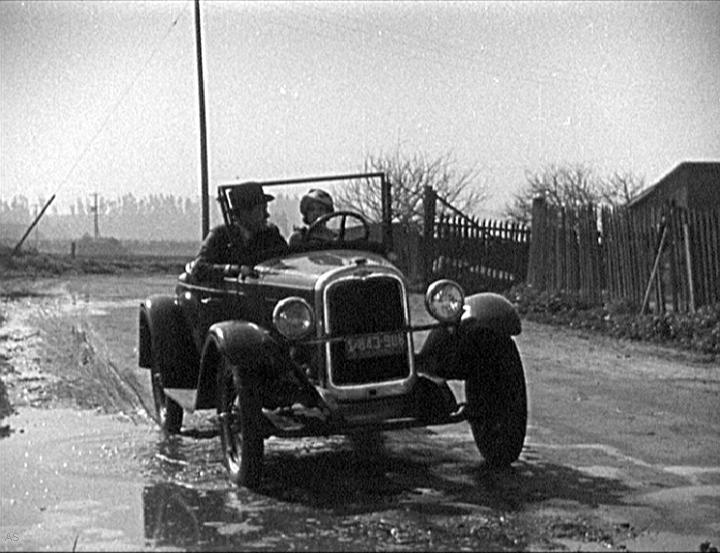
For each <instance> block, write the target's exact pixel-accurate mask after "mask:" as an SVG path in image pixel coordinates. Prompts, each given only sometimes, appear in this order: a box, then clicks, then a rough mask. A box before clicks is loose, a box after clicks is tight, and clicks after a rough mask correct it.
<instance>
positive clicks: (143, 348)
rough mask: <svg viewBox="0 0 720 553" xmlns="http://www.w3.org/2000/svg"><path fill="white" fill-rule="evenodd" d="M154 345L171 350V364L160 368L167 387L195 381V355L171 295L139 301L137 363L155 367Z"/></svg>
mask: <svg viewBox="0 0 720 553" xmlns="http://www.w3.org/2000/svg"><path fill="white" fill-rule="evenodd" d="M153 348H158V349H159V350H161V351H172V352H175V353H177V355H173V363H172V367H161V369H162V370H163V384H164V386H165V387H166V388H192V387H194V386H195V382H196V380H197V370H198V369H197V367H198V354H197V350H196V349H195V346H194V344H193V343H192V338H191V336H190V333H189V332H188V329H187V325H186V324H185V320H184V318H183V316H182V311H181V310H180V307H179V306H178V305H177V303H175V298H174V297H173V296H164V295H154V296H150V297H149V298H148V299H146V300H145V301H143V302H142V303H141V304H140V312H139V319H138V365H139V366H140V367H142V368H146V369H151V368H153V367H154V364H155V359H154V357H153Z"/></svg>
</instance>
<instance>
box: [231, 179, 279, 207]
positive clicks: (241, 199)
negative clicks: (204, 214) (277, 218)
mask: <svg viewBox="0 0 720 553" xmlns="http://www.w3.org/2000/svg"><path fill="white" fill-rule="evenodd" d="M228 199H229V200H230V209H252V208H253V207H255V206H256V205H258V204H261V203H264V202H270V201H272V200H274V199H275V196H271V195H270V194H265V193H264V192H263V189H262V186H260V183H258V182H244V183H242V184H238V185H236V186H233V187H232V188H231V189H230V190H229V191H228Z"/></svg>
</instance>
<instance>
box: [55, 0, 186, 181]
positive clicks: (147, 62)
mask: <svg viewBox="0 0 720 553" xmlns="http://www.w3.org/2000/svg"><path fill="white" fill-rule="evenodd" d="M188 5H189V0H188V1H187V2H186V4H185V6H184V7H183V9H182V10H181V11H180V13H179V14H178V15H177V17H176V18H175V19H174V20H173V22H172V23H171V24H170V26H169V27H168V29H167V31H165V34H164V35H163V36H162V37H161V38H160V40H158V42H157V44H156V45H155V47H154V48H153V50H152V52H151V53H150V55H149V56H148V58H147V59H146V60H145V62H144V63H143V65H142V67H140V69H139V70H138V72H137V73H136V74H135V76H134V77H133V78H132V79H131V80H130V82H129V83H128V84H127V86H126V87H125V88H124V89H123V91H122V92H121V93H120V96H119V97H118V99H117V101H116V102H115V103H114V104H113V105H112V107H111V108H110V109H109V110H108V112H107V114H106V115H105V117H104V119H103V120H102V122H101V123H100V126H99V127H98V128H97V130H96V131H95V133H94V134H93V135H92V137H91V138H90V140H88V141H87V143H86V144H85V147H84V148H83V149H82V151H81V152H80V155H79V156H78V157H77V158H76V159H75V162H74V163H73V165H72V167H70V170H69V171H68V172H67V174H66V175H65V178H63V179H62V180H61V181H60V184H58V185H57V187H56V188H55V192H54V194H57V193H58V192H59V190H60V188H62V187H63V186H64V185H65V183H66V182H67V181H68V180H69V179H70V175H72V173H73V171H74V170H75V168H76V167H77V166H78V165H79V164H80V162H81V161H82V160H83V158H84V157H85V154H87V153H88V151H89V150H90V147H91V146H92V145H93V143H94V142H95V140H96V139H97V137H98V136H100V133H101V132H102V131H103V130H105V127H106V126H107V124H108V122H109V121H110V118H111V117H112V116H113V115H114V114H115V112H116V111H117V109H118V108H119V107H120V104H121V103H122V102H123V100H125V98H126V97H127V95H128V94H129V93H130V91H131V90H132V88H133V86H134V85H135V83H136V82H137V80H138V79H139V78H140V76H141V75H142V74H143V73H144V72H145V69H147V67H148V65H150V62H152V60H153V58H154V57H155V54H157V53H158V51H159V50H160V47H161V46H162V45H163V43H164V42H165V40H166V39H167V37H168V36H169V35H170V33H171V32H172V31H173V29H174V28H175V26H176V25H177V23H178V21H179V20H180V18H181V17H182V15H183V13H185V10H186V9H187V7H188Z"/></svg>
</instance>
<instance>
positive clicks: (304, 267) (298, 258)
mask: <svg viewBox="0 0 720 553" xmlns="http://www.w3.org/2000/svg"><path fill="white" fill-rule="evenodd" d="M353 267H357V269H358V270H373V269H378V268H390V269H391V270H392V272H396V271H397V269H396V268H395V266H394V265H393V264H392V263H391V262H390V261H388V260H387V259H385V258H384V257H382V256H381V255H378V254H375V253H371V252H367V251H361V250H360V251H359V250H321V251H311V252H304V253H299V254H294V255H289V256H286V257H279V258H274V259H270V260H268V261H264V262H262V263H259V264H258V265H256V266H255V270H256V271H257V272H258V273H259V275H260V279H261V281H262V282H263V283H264V284H278V285H282V286H291V287H297V288H306V289H312V288H313V287H314V286H315V282H316V281H317V280H318V279H319V278H320V277H322V276H326V275H327V274H328V273H334V272H340V271H342V270H344V269H345V270H346V269H351V268H353Z"/></svg>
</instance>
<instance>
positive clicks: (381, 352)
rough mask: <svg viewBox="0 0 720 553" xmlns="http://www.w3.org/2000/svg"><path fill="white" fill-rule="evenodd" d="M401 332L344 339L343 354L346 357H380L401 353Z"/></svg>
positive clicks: (402, 342)
mask: <svg viewBox="0 0 720 553" xmlns="http://www.w3.org/2000/svg"><path fill="white" fill-rule="evenodd" d="M403 346H404V337H403V335H402V334H366V335H364V336H356V337H353V338H347V339H346V340H345V356H346V357H347V358H348V359H363V358H365V357H382V356H385V355H397V354H398V353H402V351H403Z"/></svg>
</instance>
